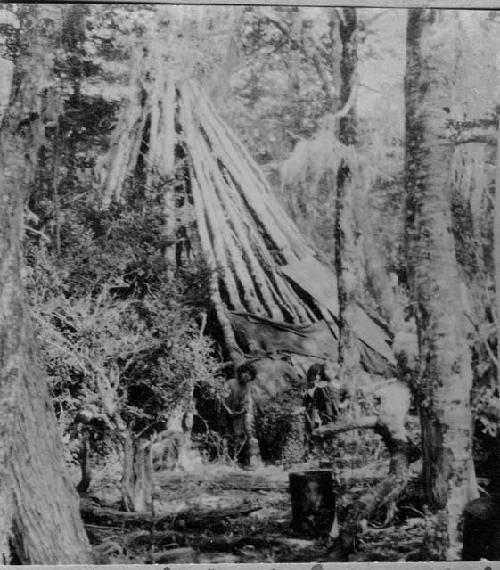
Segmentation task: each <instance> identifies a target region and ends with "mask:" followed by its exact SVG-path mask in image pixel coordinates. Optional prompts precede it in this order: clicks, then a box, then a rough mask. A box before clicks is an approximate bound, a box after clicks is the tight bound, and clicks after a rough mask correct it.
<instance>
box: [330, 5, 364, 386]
mask: <svg viewBox="0 0 500 570" xmlns="http://www.w3.org/2000/svg"><path fill="white" fill-rule="evenodd" d="M338 25H339V35H340V40H341V45H342V53H341V60H340V77H341V87H340V107H341V108H343V107H344V106H345V105H347V103H348V101H349V98H350V96H351V92H352V87H353V80H354V76H355V72H356V65H357V48H356V28H357V19H356V9H355V8H343V9H342V14H341V15H340V18H339V22H338ZM339 140H340V142H342V143H343V144H345V145H353V144H355V142H356V115H355V110H354V108H353V107H351V108H350V109H349V110H348V111H347V113H346V114H345V116H343V117H341V118H340V124H339ZM336 176H337V179H336V184H335V185H336V188H337V200H336V209H335V268H336V272H337V283H338V298H339V330H340V338H339V364H340V366H341V373H342V379H343V381H345V382H346V384H347V385H349V386H351V387H353V389H354V384H355V381H354V380H355V376H356V370H357V369H358V368H359V351H358V350H357V348H356V343H355V339H354V335H353V332H352V330H351V327H350V326H349V320H348V313H349V307H350V305H351V304H352V303H353V301H354V290H355V278H354V275H355V269H354V260H353V259H352V257H353V248H354V243H352V238H353V235H352V209H351V208H350V204H349V203H350V201H351V200H350V196H349V193H350V192H352V191H353V188H352V173H351V170H350V168H349V165H348V164H347V162H346V161H342V163H341V165H340V167H339V169H338V171H337V174H336Z"/></svg>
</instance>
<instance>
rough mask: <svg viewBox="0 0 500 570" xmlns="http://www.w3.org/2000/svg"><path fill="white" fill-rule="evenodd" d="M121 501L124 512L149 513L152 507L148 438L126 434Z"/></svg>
mask: <svg viewBox="0 0 500 570" xmlns="http://www.w3.org/2000/svg"><path fill="white" fill-rule="evenodd" d="M122 500H123V508H124V510H125V511H130V512H136V513H141V512H150V511H151V509H152V506H153V461H152V457H151V441H150V439H149V438H144V437H136V436H135V435H134V434H128V436H127V437H126V438H125V442H124V466H123V478H122Z"/></svg>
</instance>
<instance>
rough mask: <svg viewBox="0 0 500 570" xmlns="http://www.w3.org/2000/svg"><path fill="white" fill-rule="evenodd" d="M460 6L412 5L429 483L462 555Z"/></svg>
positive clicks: (411, 105) (412, 210)
mask: <svg viewBox="0 0 500 570" xmlns="http://www.w3.org/2000/svg"><path fill="white" fill-rule="evenodd" d="M456 34H457V25H456V15H455V14H453V13H452V12H445V11H440V10H431V9H414V10H410V12H409V17H408V27H407V77H406V104H407V122H406V133H407V134H406V137H407V139H406V149H407V156H406V165H405V167H406V173H407V179H406V189H407V235H408V238H409V239H408V245H409V250H408V270H409V275H410V287H411V298H412V301H413V306H414V307H415V316H416V320H417V327H418V335H419V345H420V362H421V366H422V370H421V379H420V385H419V407H420V414H421V424H422V443H423V484H424V490H425V494H426V497H427V501H428V502H429V505H430V506H431V507H432V508H434V509H436V510H437V511H438V516H437V523H436V526H437V528H436V529H435V536H439V540H438V541H437V542H436V544H435V552H433V553H432V555H433V556H436V557H437V558H438V559H446V560H456V559H458V558H459V556H460V548H461V544H460V539H459V531H458V524H459V521H460V518H461V515H462V513H463V509H464V506H465V504H466V502H467V500H468V498H469V496H470V480H471V475H472V472H473V469H472V463H471V453H472V418H471V410H470V390H471V383H472V372H471V361H470V351H469V347H468V345H467V338H466V331H465V323H464V315H463V309H462V306H461V302H460V288H459V287H460V285H459V274H458V268H457V262H456V258H455V242H454V237H453V231H452V218H451V188H452V157H453V152H454V147H453V144H452V143H451V142H450V140H449V139H448V138H447V136H446V135H447V132H446V131H447V125H448V123H449V121H450V119H451V118H452V113H453V110H454V107H453V105H454V93H453V90H454V85H455V79H456V77H455V71H456V67H455V64H456V57H457V37H456Z"/></svg>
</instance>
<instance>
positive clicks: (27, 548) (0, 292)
mask: <svg viewBox="0 0 500 570" xmlns="http://www.w3.org/2000/svg"><path fill="white" fill-rule="evenodd" d="M19 17H20V32H21V33H20V36H19V43H18V47H19V55H18V57H17V60H16V61H15V67H14V75H13V85H12V92H11V99H10V104H9V107H8V109H7V110H6V113H5V117H4V121H3V124H2V129H1V132H0V369H1V371H0V559H3V561H5V562H8V561H9V557H10V553H9V539H10V538H11V536H12V539H13V540H12V542H13V544H14V546H15V549H16V554H17V555H18V557H19V558H20V560H21V562H23V563H32V564H56V563H63V562H64V563H86V562H89V561H90V547H89V545H88V541H87V538H86V535H85V530H84V528H83V524H82V522H81V519H80V516H79V511H78V498H77V495H76V491H75V489H74V488H73V486H72V485H71V482H70V480H69V477H68V475H67V473H66V467H65V465H64V461H63V456H62V447H61V443H60V439H59V437H60V436H59V433H58V431H57V427H56V419H55V414H54V412H53V410H52V404H51V401H50V397H49V393H48V388H47V381H46V378H45V376H44V374H43V373H42V370H41V368H40V366H39V365H38V363H37V359H36V343H35V341H34V339H33V337H32V332H31V331H32V326H31V323H30V322H29V317H28V314H27V306H26V303H25V299H24V294H23V288H22V283H21V264H22V261H21V258H22V254H21V237H22V233H23V211H24V202H25V199H26V197H27V194H28V192H29V188H30V184H31V183H32V182H33V176H34V171H35V167H36V159H37V151H38V147H39V144H40V142H41V140H43V110H42V101H43V95H42V94H43V92H44V90H45V89H46V88H47V86H48V85H50V72H49V71H48V70H50V67H49V61H50V54H51V48H52V47H53V46H51V40H50V37H51V31H52V30H53V28H56V29H57V26H58V25H59V19H60V8H58V7H54V6H25V7H22V8H21V10H20V13H19Z"/></svg>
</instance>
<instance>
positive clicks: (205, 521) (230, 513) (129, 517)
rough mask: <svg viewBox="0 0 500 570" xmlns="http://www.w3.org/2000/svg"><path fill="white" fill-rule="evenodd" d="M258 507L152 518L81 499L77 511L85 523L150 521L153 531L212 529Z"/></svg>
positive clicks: (140, 524)
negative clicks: (78, 510)
mask: <svg viewBox="0 0 500 570" xmlns="http://www.w3.org/2000/svg"><path fill="white" fill-rule="evenodd" d="M261 508H262V506H261V505H254V506H251V505H246V504H242V505H240V506H238V507H233V508H230V509H218V510H217V511H215V512H214V511H203V510H198V509H190V510H183V511H179V512H177V513H167V514H162V515H156V516H154V517H152V515H151V513H130V512H124V511H119V510H117V509H112V508H106V507H100V506H98V505H95V504H92V503H90V502H86V501H82V503H81V504H80V513H81V515H82V519H83V521H84V522H85V523H86V524H94V525H95V524H98V525H100V526H105V527H120V528H141V527H147V528H150V527H151V525H152V524H154V527H155V529H157V530H160V529H179V530H194V529H197V530H206V529H211V530H216V529H217V528H218V527H220V526H221V525H222V526H224V525H225V521H228V520H230V519H236V518H241V517H245V516H248V515H249V514H250V513H252V512H254V511H258V510H259V509H261Z"/></svg>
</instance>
